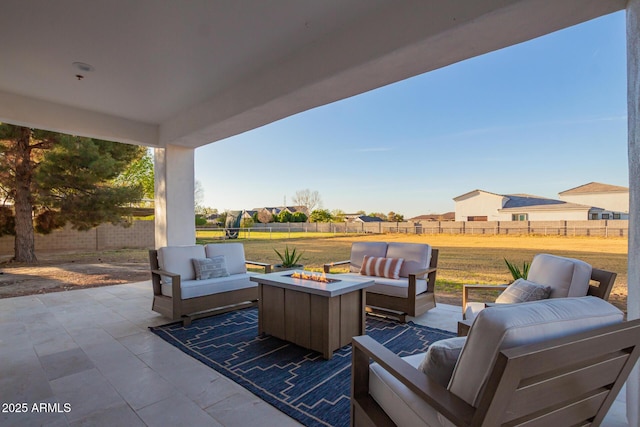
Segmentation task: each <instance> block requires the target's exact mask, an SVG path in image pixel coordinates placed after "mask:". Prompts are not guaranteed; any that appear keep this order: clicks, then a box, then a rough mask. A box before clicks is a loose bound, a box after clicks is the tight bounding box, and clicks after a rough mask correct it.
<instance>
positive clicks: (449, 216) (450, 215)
mask: <svg viewBox="0 0 640 427" xmlns="http://www.w3.org/2000/svg"><path fill="white" fill-rule="evenodd" d="M455 218H456V213H455V212H445V213H443V214H427V215H418V216H416V217H413V218H411V219H410V221H420V220H423V221H446V220H451V221H453V220H455Z"/></svg>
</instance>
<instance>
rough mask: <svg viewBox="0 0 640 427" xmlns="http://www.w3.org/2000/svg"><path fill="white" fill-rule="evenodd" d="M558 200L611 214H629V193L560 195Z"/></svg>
mask: <svg viewBox="0 0 640 427" xmlns="http://www.w3.org/2000/svg"><path fill="white" fill-rule="evenodd" d="M560 200H564V201H566V202H569V203H578V204H580V205H587V206H595V207H598V208H603V209H606V210H608V211H612V212H624V213H629V193H606V194H604V193H603V194H569V195H565V196H562V195H561V196H560Z"/></svg>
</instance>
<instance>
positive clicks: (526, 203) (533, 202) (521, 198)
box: [502, 194, 567, 209]
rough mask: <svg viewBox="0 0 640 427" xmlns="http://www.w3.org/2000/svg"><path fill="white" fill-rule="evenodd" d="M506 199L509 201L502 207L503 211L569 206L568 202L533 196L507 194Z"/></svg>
mask: <svg viewBox="0 0 640 427" xmlns="http://www.w3.org/2000/svg"><path fill="white" fill-rule="evenodd" d="M504 197H507V198H508V199H507V202H506V203H505V204H504V206H503V207H502V208H503V209H509V208H524V207H530V206H541V205H544V206H549V205H562V204H564V205H566V204H567V202H563V201H562V200H555V199H547V198H546V197H540V196H534V195H531V194H505V195H504Z"/></svg>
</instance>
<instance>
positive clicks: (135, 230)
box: [0, 221, 155, 255]
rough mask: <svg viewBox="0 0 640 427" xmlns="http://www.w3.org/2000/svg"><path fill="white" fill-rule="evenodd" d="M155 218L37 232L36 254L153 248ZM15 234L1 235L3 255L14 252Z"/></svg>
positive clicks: (0, 246)
mask: <svg viewBox="0 0 640 427" xmlns="http://www.w3.org/2000/svg"><path fill="white" fill-rule="evenodd" d="M154 233H155V227H154V222H153V221H134V222H133V224H132V225H131V226H130V227H121V226H116V225H111V224H102V225H99V226H98V227H96V228H93V229H91V230H88V231H77V230H72V229H71V227H70V226H67V227H65V228H63V229H60V230H56V231H53V232H52V233H51V234H46V235H43V234H37V233H36V235H35V243H36V253H37V252H55V251H102V250H107V249H125V248H153V247H154V245H155V237H154ZM13 249H14V237H13V236H2V237H0V255H13Z"/></svg>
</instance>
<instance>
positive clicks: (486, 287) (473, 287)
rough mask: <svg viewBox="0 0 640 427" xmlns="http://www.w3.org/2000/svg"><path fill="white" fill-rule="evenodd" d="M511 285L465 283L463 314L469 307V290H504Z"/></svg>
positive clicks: (463, 288)
mask: <svg viewBox="0 0 640 427" xmlns="http://www.w3.org/2000/svg"><path fill="white" fill-rule="evenodd" d="M508 286H509V285H508V284H504V285H463V286H462V314H463V315H464V312H465V310H466V308H467V302H468V301H469V291H472V290H474V291H504V290H505V289H507V287H508Z"/></svg>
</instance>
